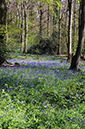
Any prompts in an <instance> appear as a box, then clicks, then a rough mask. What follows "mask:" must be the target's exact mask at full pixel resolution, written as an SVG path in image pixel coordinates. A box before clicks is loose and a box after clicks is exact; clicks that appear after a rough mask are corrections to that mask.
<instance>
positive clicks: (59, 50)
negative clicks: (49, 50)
mask: <svg viewBox="0 0 85 129" xmlns="http://www.w3.org/2000/svg"><path fill="white" fill-rule="evenodd" d="M58 27H59V35H58V52H57V54H58V55H60V53H61V48H60V47H61V8H60V9H59V25H58Z"/></svg>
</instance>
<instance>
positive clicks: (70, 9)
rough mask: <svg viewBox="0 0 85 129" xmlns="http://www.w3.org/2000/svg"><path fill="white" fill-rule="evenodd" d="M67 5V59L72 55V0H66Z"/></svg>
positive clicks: (69, 59)
mask: <svg viewBox="0 0 85 129" xmlns="http://www.w3.org/2000/svg"><path fill="white" fill-rule="evenodd" d="M68 6H69V25H68V61H69V62H70V61H71V57H72V19H73V0H68Z"/></svg>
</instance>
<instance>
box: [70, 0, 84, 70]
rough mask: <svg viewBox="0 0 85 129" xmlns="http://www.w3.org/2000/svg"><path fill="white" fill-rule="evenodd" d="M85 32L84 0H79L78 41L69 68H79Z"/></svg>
mask: <svg viewBox="0 0 85 129" xmlns="http://www.w3.org/2000/svg"><path fill="white" fill-rule="evenodd" d="M84 32H85V0H81V3H80V14H79V41H78V46H77V50H76V54H75V56H74V57H73V58H72V62H71V66H70V69H75V70H78V69H79V66H78V65H79V60H80V56H81V53H82V46H83V42H84Z"/></svg>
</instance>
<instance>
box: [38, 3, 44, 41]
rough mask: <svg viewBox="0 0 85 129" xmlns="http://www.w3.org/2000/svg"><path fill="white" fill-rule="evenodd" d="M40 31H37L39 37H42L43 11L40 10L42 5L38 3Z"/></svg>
mask: <svg viewBox="0 0 85 129" xmlns="http://www.w3.org/2000/svg"><path fill="white" fill-rule="evenodd" d="M39 8H40V31H39V35H40V39H41V38H42V19H43V18H42V16H43V11H42V5H41V3H40V7H39Z"/></svg>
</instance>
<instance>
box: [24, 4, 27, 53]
mask: <svg viewBox="0 0 85 129" xmlns="http://www.w3.org/2000/svg"><path fill="white" fill-rule="evenodd" d="M27 42H28V10H27V5H25V43H24V53H27Z"/></svg>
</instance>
